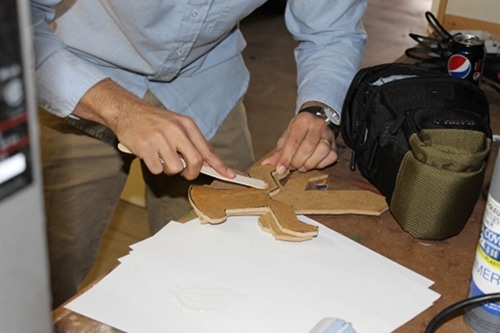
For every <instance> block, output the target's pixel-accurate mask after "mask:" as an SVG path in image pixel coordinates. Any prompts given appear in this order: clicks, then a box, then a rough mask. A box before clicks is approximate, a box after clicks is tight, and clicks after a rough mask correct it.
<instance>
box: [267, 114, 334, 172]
mask: <svg viewBox="0 0 500 333" xmlns="http://www.w3.org/2000/svg"><path fill="white" fill-rule="evenodd" d="M336 160H337V146H336V143H335V136H334V135H333V133H332V131H331V130H330V128H329V127H328V125H327V124H326V123H325V121H324V120H323V119H321V118H319V117H316V116H315V115H313V114H311V113H308V112H302V113H299V114H298V115H296V116H295V117H294V118H293V119H292V120H291V122H290V124H289V125H288V128H287V129H286V130H285V132H284V133H283V135H282V136H281V137H280V138H279V140H278V144H277V149H276V151H274V152H273V153H272V154H271V156H269V157H267V158H266V159H264V160H263V161H262V164H272V165H275V166H276V171H277V172H278V173H280V174H282V173H284V172H286V171H287V170H298V171H300V172H305V171H308V170H312V169H322V168H325V167H327V166H329V165H331V164H332V163H334V162H335V161H336Z"/></svg>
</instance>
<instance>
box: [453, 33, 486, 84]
mask: <svg viewBox="0 0 500 333" xmlns="http://www.w3.org/2000/svg"><path fill="white" fill-rule="evenodd" d="M485 57H486V51H485V46H484V40H482V39H481V38H479V37H477V36H474V35H470V34H460V35H456V36H454V37H453V41H452V42H451V45H450V55H449V57H448V64H447V68H448V74H450V75H451V76H455V77H458V78H460V79H464V80H469V81H470V82H472V83H475V84H479V81H480V80H481V75H482V74H483V64H484V60H485Z"/></svg>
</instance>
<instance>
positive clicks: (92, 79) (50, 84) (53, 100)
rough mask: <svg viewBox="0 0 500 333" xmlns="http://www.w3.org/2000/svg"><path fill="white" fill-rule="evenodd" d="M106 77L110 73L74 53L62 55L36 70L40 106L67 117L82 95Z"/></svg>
mask: <svg viewBox="0 0 500 333" xmlns="http://www.w3.org/2000/svg"><path fill="white" fill-rule="evenodd" d="M106 78H108V76H107V75H106V74H104V73H103V72H101V71H100V70H99V69H97V68H96V67H94V66H92V65H90V64H89V63H88V62H86V61H84V60H82V59H80V58H78V57H76V56H74V55H73V54H71V53H70V52H58V53H56V54H53V55H52V56H50V57H49V58H48V59H47V60H46V61H45V62H44V63H43V64H42V65H41V66H40V67H39V68H38V69H37V70H36V71H35V80H36V89H37V97H38V105H39V106H40V107H41V108H43V109H45V110H46V111H48V112H50V113H52V114H54V115H56V116H59V117H67V116H68V115H70V114H71V113H72V112H73V110H74V109H75V107H76V105H77V104H78V102H79V101H80V99H81V98H82V96H83V95H85V93H86V92H87V91H88V90H89V89H90V88H91V87H93V86H94V85H95V84H96V83H98V82H100V81H102V80H104V79H106Z"/></svg>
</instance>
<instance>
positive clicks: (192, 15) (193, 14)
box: [191, 10, 198, 19]
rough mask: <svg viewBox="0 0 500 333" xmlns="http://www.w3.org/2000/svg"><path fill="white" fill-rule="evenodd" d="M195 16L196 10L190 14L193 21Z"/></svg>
mask: <svg viewBox="0 0 500 333" xmlns="http://www.w3.org/2000/svg"><path fill="white" fill-rule="evenodd" d="M197 16H198V11H197V10H193V11H192V12H191V18H193V19H194V18H196V17H197Z"/></svg>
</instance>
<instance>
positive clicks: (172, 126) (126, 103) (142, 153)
mask: <svg viewBox="0 0 500 333" xmlns="http://www.w3.org/2000/svg"><path fill="white" fill-rule="evenodd" d="M74 114H75V115H77V116H79V117H81V118H84V119H88V120H92V121H95V122H98V123H100V124H103V125H105V126H107V127H109V128H110V129H111V130H112V131H113V132H114V133H115V135H116V136H117V138H118V140H119V141H120V142H121V143H123V144H124V145H125V146H126V147H128V148H129V149H130V150H131V151H132V152H133V153H134V154H135V155H137V156H138V157H139V158H140V159H142V160H143V161H144V163H145V164H146V166H147V167H148V169H149V170H150V171H151V172H152V173H154V174H159V173H161V172H165V173H166V174H168V175H173V174H178V173H180V174H181V175H182V176H183V177H185V178H186V179H194V178H196V177H198V175H199V172H200V168H201V166H202V165H203V164H208V165H210V166H212V167H213V168H214V169H215V170H217V171H218V172H219V173H220V174H222V175H223V176H226V177H228V178H234V177H235V173H234V171H233V170H231V169H230V168H229V167H228V166H227V164H225V163H224V161H222V160H221V159H220V158H219V157H218V156H217V155H216V154H215V152H214V150H213V148H212V146H211V145H210V144H209V143H208V142H207V141H206V139H205V138H204V136H203V135H202V134H201V132H200V130H199V129H198V126H197V125H196V123H195V122H194V121H193V120H192V119H191V118H189V117H186V116H183V115H180V114H177V113H175V112H172V111H169V110H164V109H160V108H157V107H154V106H151V105H149V104H147V103H145V102H144V101H142V100H141V99H140V98H137V97H136V96H134V95H133V94H131V93H130V92H128V91H127V90H125V89H123V88H122V87H121V86H119V85H118V84H116V83H114V82H113V81H112V80H110V79H106V80H103V81H101V82H99V83H97V84H96V85H95V86H93V87H92V88H91V89H90V90H89V91H88V92H87V93H86V94H85V95H84V96H83V97H82V99H81V100H80V102H79V104H78V105H77V107H76V108H75V111H74ZM179 155H182V157H183V158H184V160H185V161H186V164H187V166H186V168H184V167H183V165H182V162H181V160H180V158H179ZM161 161H164V162H165V163H164V164H163V163H162V162H161Z"/></svg>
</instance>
